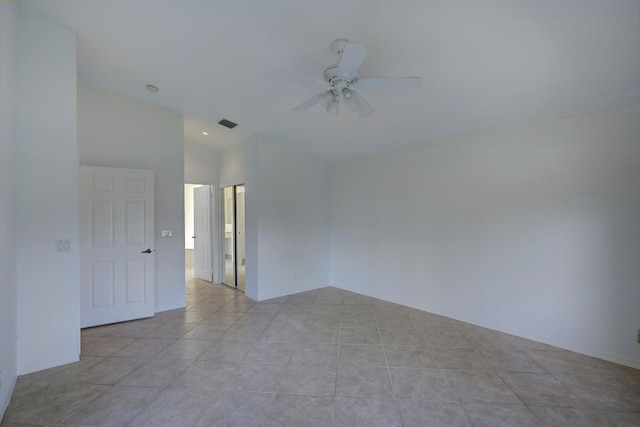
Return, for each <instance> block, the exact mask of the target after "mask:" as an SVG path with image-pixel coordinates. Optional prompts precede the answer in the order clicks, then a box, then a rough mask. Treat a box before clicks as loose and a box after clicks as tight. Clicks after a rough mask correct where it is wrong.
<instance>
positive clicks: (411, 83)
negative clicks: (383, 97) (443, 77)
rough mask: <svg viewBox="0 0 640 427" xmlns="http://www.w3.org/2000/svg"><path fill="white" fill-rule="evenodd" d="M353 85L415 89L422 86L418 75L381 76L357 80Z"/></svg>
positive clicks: (364, 87) (372, 87) (360, 87)
mask: <svg viewBox="0 0 640 427" xmlns="http://www.w3.org/2000/svg"><path fill="white" fill-rule="evenodd" d="M354 86H355V87H357V88H359V89H402V90H415V89H420V87H421V86H422V79H421V78H420V77H381V78H376V79H362V80H358V81H357V82H356V83H355V84H354Z"/></svg>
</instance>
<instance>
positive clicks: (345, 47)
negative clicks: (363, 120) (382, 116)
mask: <svg viewBox="0 0 640 427" xmlns="http://www.w3.org/2000/svg"><path fill="white" fill-rule="evenodd" d="M331 50H332V51H333V52H334V53H336V54H338V55H340V62H339V63H338V65H335V66H333V67H329V68H327V69H326V70H324V73H323V74H322V76H323V78H324V83H326V84H328V85H329V90H327V91H326V92H323V93H321V94H319V95H316V96H314V97H312V98H310V99H307V100H306V101H304V102H303V103H302V104H300V105H298V106H296V107H294V108H293V109H292V110H291V111H294V112H297V113H301V112H304V111H307V110H308V109H310V108H311V107H313V106H314V105H316V104H318V103H320V104H321V105H322V106H323V107H324V108H325V110H326V111H327V112H328V113H330V114H334V115H337V114H338V112H339V105H340V101H342V102H344V103H345V104H346V105H347V106H348V107H349V109H350V110H351V111H355V112H357V113H358V114H359V115H360V116H362V117H366V116H369V115H371V114H372V113H373V112H374V111H375V110H374V109H373V107H371V105H369V103H368V102H367V101H366V100H365V99H364V97H363V96H362V95H361V94H360V93H359V91H358V90H359V89H409V90H412V89H419V88H420V86H421V80H420V77H384V78H372V79H360V78H359V75H358V70H359V69H360V65H362V61H364V58H365V56H366V55H367V49H366V48H365V47H363V46H360V45H358V44H355V43H350V42H349V41H347V40H346V39H337V40H335V41H334V42H333V43H332V44H331Z"/></svg>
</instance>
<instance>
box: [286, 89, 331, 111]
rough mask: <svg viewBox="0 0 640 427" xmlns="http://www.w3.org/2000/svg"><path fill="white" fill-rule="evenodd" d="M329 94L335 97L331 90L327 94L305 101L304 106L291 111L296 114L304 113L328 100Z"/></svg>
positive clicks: (323, 93)
mask: <svg viewBox="0 0 640 427" xmlns="http://www.w3.org/2000/svg"><path fill="white" fill-rule="evenodd" d="M328 94H331V97H333V93H332V92H331V91H330V90H329V91H327V92H322V93H320V94H318V95H316V96H314V97H313V98H309V99H307V100H306V101H304V102H303V103H302V104H300V105H298V106H297V107H294V108H292V109H291V111H295V112H296V113H302V112H304V111H307V110H308V109H309V108H311V107H313V106H314V105H316V104H317V103H319V102H321V101H323V100H326V99H328V98H327V96H328Z"/></svg>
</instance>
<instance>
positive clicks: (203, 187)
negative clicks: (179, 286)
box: [184, 184, 213, 282]
mask: <svg viewBox="0 0 640 427" xmlns="http://www.w3.org/2000/svg"><path fill="white" fill-rule="evenodd" d="M212 194H213V187H212V186H211V185H207V184H185V185H184V223H185V234H184V237H185V242H184V243H185V276H186V278H187V279H201V280H205V281H207V282H213V233H212V227H211V225H212V221H211V218H212V215H211V205H212V204H211V196H212Z"/></svg>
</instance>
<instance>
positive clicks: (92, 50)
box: [20, 0, 640, 160]
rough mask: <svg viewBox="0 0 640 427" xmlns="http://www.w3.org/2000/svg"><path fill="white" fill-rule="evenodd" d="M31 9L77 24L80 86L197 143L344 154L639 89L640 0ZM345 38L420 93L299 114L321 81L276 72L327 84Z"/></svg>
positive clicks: (124, 4) (368, 64)
mask: <svg viewBox="0 0 640 427" xmlns="http://www.w3.org/2000/svg"><path fill="white" fill-rule="evenodd" d="M20 3H21V4H22V5H24V6H26V7H29V8H32V9H34V10H37V11H39V12H41V13H43V14H45V15H48V16H50V17H51V18H53V19H54V20H56V21H58V22H60V23H62V24H63V25H65V26H67V27H69V28H71V29H72V30H74V31H76V32H77V35H78V38H77V45H78V75H79V78H80V79H81V80H82V81H85V82H88V83H92V84H95V85H98V86H100V87H103V88H105V89H108V90H111V91H114V92H117V93H121V94H125V95H128V96H131V97H134V98H138V99H141V100H144V101H147V102H150V103H153V104H156V105H160V106H163V107H166V108H169V109H172V110H176V111H180V112H182V113H183V114H184V117H185V140H186V141H188V142H198V143H202V144H209V145H212V146H214V147H217V148H222V147H225V146H228V145H230V144H233V143H235V142H237V141H239V140H242V139H244V138H248V137H251V136H253V135H261V136H264V137H267V138H270V139H272V140H275V141H280V142H283V143H286V144H289V145H292V146H296V147H299V148H301V149H302V150H305V151H307V152H308V153H311V154H313V155H317V156H320V157H323V158H326V159H329V160H332V159H339V158H344V157H350V156H356V155H360V154H364V153H368V152H372V151H376V150H384V149H389V148H393V147H396V146H399V145H402V144H410V143H416V142H421V141H429V140H433V139H435V138H438V137H441V136H444V135H449V134H453V133H456V132H461V131H465V130H471V129H478V128H485V127H489V126H494V125H500V124H507V123H511V122H514V121H518V120H522V119H525V118H530V117H535V116H538V115H543V114H547V113H550V112H556V111H563V110H567V109H572V108H576V107H579V106H583V105H589V104H592V103H596V102H599V101H603V100H611V99H614V98H618V97H625V96H629V95H632V94H637V93H640V0H560V1H559V0H483V1H477V0H402V1H390V0H224V1H222V0H92V1H87V0H20ZM337 38H346V39H348V40H350V41H352V42H354V43H358V44H361V45H363V46H365V47H366V48H368V55H367V56H366V58H365V60H364V62H363V64H362V67H361V68H360V76H361V78H366V77H378V76H420V77H421V78H422V88H421V89H420V90H419V91H416V92H411V91H409V92H405V91H397V92H395V91H382V90H373V89H371V90H367V91H364V90H363V91H362V93H363V95H364V96H365V97H366V99H367V101H368V102H369V103H370V104H371V105H372V106H373V108H374V109H375V110H376V112H375V113H374V114H373V115H371V116H369V117H364V118H362V117H359V116H358V115H357V114H355V113H352V112H350V111H349V110H348V109H346V108H342V109H341V111H340V114H339V115H338V116H334V115H330V114H328V113H327V112H326V111H325V110H324V109H323V108H322V107H321V106H320V105H317V106H315V107H313V108H312V109H310V110H308V111H307V112H305V113H295V112H292V111H290V110H291V108H292V107H294V106H296V105H298V104H299V103H301V102H302V101H304V100H305V99H307V98H309V97H311V96H313V95H316V94H318V93H320V92H322V91H323V90H325V88H324V87H323V86H321V85H316V84H314V83H313V82H304V81H299V80H296V79H291V80H290V81H289V80H288V79H283V78H279V79H273V78H266V77H265V73H290V74H293V75H301V76H311V77H315V78H318V79H322V72H323V71H324V69H325V68H327V67H329V66H331V65H335V64H336V63H337V62H338V61H339V57H338V56H337V55H336V54H334V53H333V52H332V51H331V49H330V47H331V43H332V42H333V41H334V40H335V39H337ZM149 83H150V84H153V85H156V86H157V87H159V88H160V91H159V92H158V93H156V94H151V93H149V92H148V91H147V90H146V88H145V86H146V85H147V84H149ZM343 107H344V106H343ZM222 118H227V119H229V120H232V121H234V122H237V123H239V126H238V127H237V128H235V129H233V130H229V129H227V128H223V127H221V126H219V125H218V124H217V122H218V121H219V120H220V119H222ZM203 131H206V132H208V133H209V135H208V136H205V135H203V134H202V132H203Z"/></svg>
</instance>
